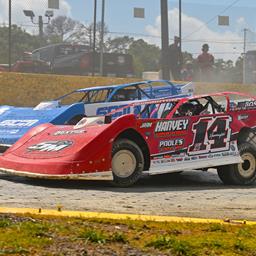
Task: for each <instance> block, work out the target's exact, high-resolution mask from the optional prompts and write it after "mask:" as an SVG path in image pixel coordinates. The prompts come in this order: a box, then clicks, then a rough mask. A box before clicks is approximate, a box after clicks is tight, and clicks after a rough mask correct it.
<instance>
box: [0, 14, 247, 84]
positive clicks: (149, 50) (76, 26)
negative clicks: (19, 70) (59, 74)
mask: <svg viewBox="0 0 256 256" xmlns="http://www.w3.org/2000/svg"><path fill="white" fill-rule="evenodd" d="M100 31H101V26H100V23H97V25H96V45H95V46H96V51H99V50H100ZM108 32H109V31H108V27H107V26H106V25H105V28H104V33H105V42H104V52H108V53H125V54H131V55H132V56H133V64H134V70H135V75H136V76H138V77H141V75H142V72H144V71H158V70H160V68H161V67H160V61H161V60H160V56H161V49H160V48H159V47H158V46H157V45H154V44H149V43H147V42H146V41H145V40H143V39H135V38H133V37H130V36H122V37H114V38H111V37H107V35H108ZM0 34H1V37H0V63H8V47H9V44H8V27H6V26H2V27H0ZM63 42H67V43H77V44H84V45H88V46H90V47H92V44H93V24H90V25H87V26H86V25H84V24H82V23H80V22H79V21H75V20H73V19H71V18H69V17H66V16H58V17H56V18H54V19H52V20H51V22H50V24H48V25H47V26H46V27H45V29H44V38H43V40H40V38H39V36H37V35H32V34H30V33H28V32H27V31H26V30H24V29H22V28H21V27H19V26H18V25H12V45H11V49H12V62H15V61H16V60H19V59H21V58H22V56H23V53H24V52H26V51H28V52H29V51H32V50H34V49H37V48H39V47H40V46H46V45H49V44H55V43H63ZM182 55H183V66H184V68H185V67H186V65H190V67H192V68H193V72H194V77H193V80H196V79H197V76H196V74H197V69H198V66H197V61H196V59H194V58H193V55H192V54H190V53H189V52H186V51H184V52H183V53H182ZM242 65H243V59H242V57H240V58H238V59H237V61H236V62H235V63H234V62H233V61H231V60H228V61H225V60H223V59H216V60H215V65H214V72H215V73H216V80H221V81H222V82H241V81H242Z"/></svg>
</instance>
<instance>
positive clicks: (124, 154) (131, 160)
mask: <svg viewBox="0 0 256 256" xmlns="http://www.w3.org/2000/svg"><path fill="white" fill-rule="evenodd" d="M136 163H137V161H136V158H135V156H134V154H133V153H132V152H131V151H129V150H120V151H118V152H116V153H115V155H114V156H113V158H112V171H113V173H114V174H115V175H116V176H118V177H120V178H127V177H129V176H130V175H132V174H133V172H134V171H135V168H136Z"/></svg>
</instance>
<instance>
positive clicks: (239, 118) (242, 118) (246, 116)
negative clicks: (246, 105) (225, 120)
mask: <svg viewBox="0 0 256 256" xmlns="http://www.w3.org/2000/svg"><path fill="white" fill-rule="evenodd" d="M248 117H249V115H239V116H238V117H237V119H238V120H239V121H241V120H245V119H248Z"/></svg>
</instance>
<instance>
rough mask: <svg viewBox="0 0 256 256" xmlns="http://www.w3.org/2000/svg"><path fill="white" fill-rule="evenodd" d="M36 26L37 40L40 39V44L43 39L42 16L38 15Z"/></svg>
mask: <svg viewBox="0 0 256 256" xmlns="http://www.w3.org/2000/svg"><path fill="white" fill-rule="evenodd" d="M38 26H39V38H40V42H42V40H43V37H44V29H43V27H44V22H43V16H42V15H40V16H39V17H38Z"/></svg>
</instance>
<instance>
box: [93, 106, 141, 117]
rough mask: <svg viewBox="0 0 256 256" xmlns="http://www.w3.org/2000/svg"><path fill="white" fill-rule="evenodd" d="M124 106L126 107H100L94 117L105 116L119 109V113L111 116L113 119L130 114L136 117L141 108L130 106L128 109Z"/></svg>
mask: <svg viewBox="0 0 256 256" xmlns="http://www.w3.org/2000/svg"><path fill="white" fill-rule="evenodd" d="M125 106H127V104H126V105H118V106H106V107H100V108H98V109H97V110H96V115H97V116H105V115H107V114H109V113H110V112H112V111H115V110H117V109H120V110H119V111H117V112H115V113H113V115H112V117H113V118H116V117H119V116H122V115H127V114H131V113H134V114H135V115H137V114H139V113H140V111H141V106H130V107H125ZM124 107H125V108H124Z"/></svg>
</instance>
